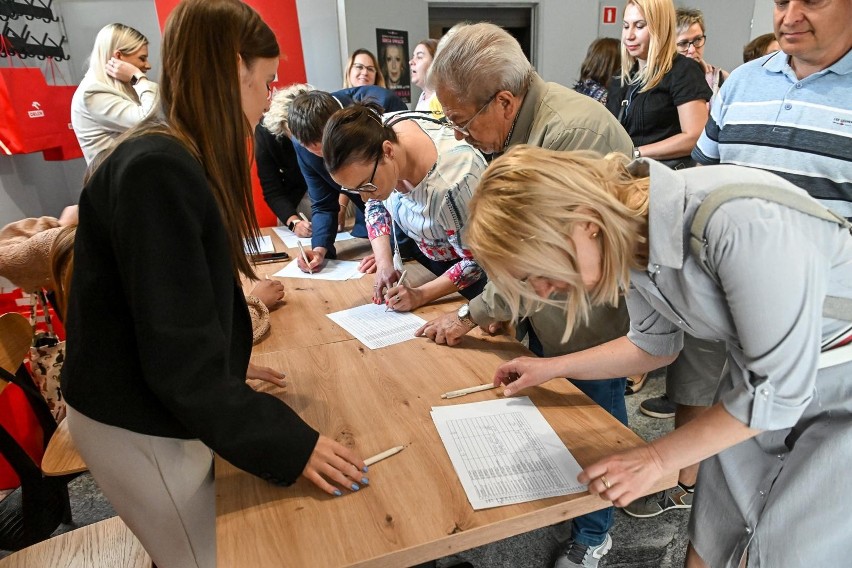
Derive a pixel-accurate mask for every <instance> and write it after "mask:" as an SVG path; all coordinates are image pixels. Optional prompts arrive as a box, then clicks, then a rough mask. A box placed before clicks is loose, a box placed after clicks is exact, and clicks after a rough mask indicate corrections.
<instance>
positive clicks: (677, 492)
mask: <svg viewBox="0 0 852 568" xmlns="http://www.w3.org/2000/svg"><path fill="white" fill-rule="evenodd" d="M849 22H852V0H789V1H788V0H776V2H775V12H774V24H775V36H776V37H777V38H778V43H779V45H780V46H781V51H778V52H776V53H774V54H771V55H766V56H764V57H762V58H760V59H756V60H754V61H751V62H749V63H746V64H744V65H742V66H741V67H738V68H737V69H735V70H734V71H733V72H732V73H731V75H730V77H729V78H728V79H727V80H726V81H725V83H724V84H723V85H722V88H721V89H720V90H719V92H718V93H716V95H715V96H714V97H713V100H712V102H711V107H710V118H709V119H708V121H707V125H706V126H705V128H704V132H703V133H702V134H701V137H700V138H699V139H698V144H697V145H696V147H695V149H694V150H693V151H692V158H693V159H694V160H695V161H696V162H698V163H699V164H705V165H707V164H719V163H723V164H737V165H741V166H750V167H754V168H760V169H763V170H768V171H771V172H773V173H775V174H777V175H780V176H781V177H784V178H786V179H787V180H789V181H790V182H792V183H794V184H796V185H798V186H800V187H802V188H804V189H805V190H806V191H807V192H808V193H810V194H811V195H812V196H813V197H815V198H816V199H819V200H820V201H821V202H822V203H823V204H824V205H825V206H826V207H828V208H830V209H832V210H833V211H835V212H836V213H838V214H840V215H843V216H844V217H852V26H850V25H849ZM685 342H686V343H685V345H684V349H683V351H681V354H680V356H679V358H678V361H676V362H675V364H676V365H682V366H683V367H685V368H690V367H691V369H692V372H691V373H689V372H687V374H686V375H684V376H689V377H691V378H692V381H691V382H690V381H686V380H684V381H682V382H680V383H678V384H667V386H666V388H667V394H665V395H663V396H662V397H657V398H652V399H647V400H645V401H643V402H642V404H641V409H642V412H643V413H645V414H648V415H650V416H659V417H662V416H671V414H670V413H671V412H672V411H674V416H675V427H676V428H679V427H681V426H683V425H685V424H686V423H687V422H690V421H691V420H693V419H695V418H697V417H698V416H700V415H701V413H703V412H704V411H705V410H706V407H709V406H710V405H711V404H712V403H713V393H714V392H715V388H713V387H714V384H713V383H714V379H713V378H714V377H719V375H720V374H721V370H722V368H723V366H724V363H725V357H726V355H725V350H724V348H723V346H721V345H718V344H713V343H712V342H706V341H701V340H696V339H692V338H689V337H687V338H685ZM715 384H716V385H718V379H716V381H715ZM687 401H688V402H687ZM663 413H665V414H663ZM697 473H698V467H697V465H696V466H690V467H688V468H685V469H683V470H681V472H680V476H679V481H678V485H677V486H675V487H673V488H672V489H669V490H666V491H665V492H662V493H659V494H657V495H650V496H648V497H646V498H643V499H639V500H636V501H634V502H633V503H631V504H630V505H628V506H627V507H625V508H624V510H625V512H627V513H628V514H630V515H632V516H636V517H651V516H655V515H658V514H660V513H663V512H665V511H667V510H671V509H678V508H687V507H690V506H691V503H692V496H691V493H692V491H693V487H694V485H688V483H693V484H694V483H695V479H696V476H697Z"/></svg>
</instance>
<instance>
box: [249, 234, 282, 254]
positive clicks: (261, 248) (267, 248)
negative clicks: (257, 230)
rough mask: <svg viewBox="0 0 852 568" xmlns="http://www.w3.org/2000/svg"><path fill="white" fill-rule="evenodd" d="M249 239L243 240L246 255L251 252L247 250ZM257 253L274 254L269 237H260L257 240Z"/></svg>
mask: <svg viewBox="0 0 852 568" xmlns="http://www.w3.org/2000/svg"><path fill="white" fill-rule="evenodd" d="M250 242H251V239H245V241H244V242H243V247H245V251H246V254H252V251H251V250H249V243H250ZM257 252H275V245H273V244H272V237H270V236H268V235H267V236H262V237H260V238H259V239H258V240H257Z"/></svg>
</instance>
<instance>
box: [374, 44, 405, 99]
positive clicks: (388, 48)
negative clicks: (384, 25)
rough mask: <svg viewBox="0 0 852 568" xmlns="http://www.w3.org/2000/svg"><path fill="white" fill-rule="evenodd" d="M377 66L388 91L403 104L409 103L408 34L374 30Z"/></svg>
mask: <svg viewBox="0 0 852 568" xmlns="http://www.w3.org/2000/svg"><path fill="white" fill-rule="evenodd" d="M376 47H377V48H378V52H379V53H378V56H379V66H380V67H381V68H382V73H383V74H384V76H385V82H386V83H387V87H388V89H390V90H392V91H394V92H395V93H396V95H397V96H398V97H399V98H401V99H402V100H403V101H404V102H406V103H409V102H411V75H410V74H409V69H408V32H407V31H403V30H384V29H379V28H376Z"/></svg>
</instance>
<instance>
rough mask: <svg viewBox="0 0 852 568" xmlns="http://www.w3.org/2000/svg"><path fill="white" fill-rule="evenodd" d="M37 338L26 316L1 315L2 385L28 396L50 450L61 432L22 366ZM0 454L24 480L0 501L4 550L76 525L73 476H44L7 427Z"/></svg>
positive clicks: (0, 431) (0, 438) (0, 542)
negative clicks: (70, 486) (71, 493)
mask: <svg viewBox="0 0 852 568" xmlns="http://www.w3.org/2000/svg"><path fill="white" fill-rule="evenodd" d="M32 337H33V329H32V327H31V326H30V324H29V322H28V321H27V320H26V318H24V317H23V316H22V315H20V314H17V313H9V314H4V315H2V316H0V354H2V355H0V357H2V359H0V363H2V366H0V383H3V384H4V386H5V384H6V383H9V382H11V383H14V384H15V385H16V386H17V387H19V388H20V389H21V391H22V392H23V393H24V395H25V397H26V401H27V403H28V404H29V405H30V408H31V409H32V411H33V414H34V415H35V417H36V418H37V419H38V422H39V425H40V426H41V429H42V434H43V443H44V446H43V447H47V444H48V442H49V441H50V439H51V437H52V436H53V433H54V432H55V431H56V422H55V421H54V419H53V415H52V414H51V413H50V409H49V408H48V406H47V402H46V401H45V400H44V398H43V397H42V396H41V393H40V392H39V391H38V389H37V388H36V386H35V384H34V383H33V381H32V377H31V376H30V375H29V372H28V371H27V369H26V367H24V366H23V365H22V362H23V360H24V355H25V354H26V351H27V349H29V347H27V348H26V349H25V348H24V345H25V344H29V343H30V342H31V341H32ZM0 453H2V455H3V457H5V458H6V460H7V461H8V462H9V465H10V466H11V467H12V469H14V470H15V473H17V475H18V477H19V478H20V480H21V488H20V490H16V491H14V492H13V493H12V494H11V495H9V496H8V497H7V498H6V499H4V500H3V501H2V502H0V548H2V549H4V550H20V549H21V548H24V547H27V546H30V545H32V544H35V543H36V542H39V541H41V540H44V539H46V538H48V537H49V536H50V534H51V533H52V532H53V531H54V530H56V527H58V526H59V524H60V523H61V522H63V521H64V522H71V505H70V502H69V499H68V481H69V480H70V479H72V478H73V476H61V477H46V476H44V475H43V474H42V472H41V469H40V468H39V465H38V464H37V463H35V462H34V461H33V460H32V458H31V457H30V456H29V454H27V452H26V451H24V449H23V448H22V447H21V446H20V445H19V444H18V442H17V441H16V440H15V438H13V437H12V436H11V435H10V434H9V433H8V432H7V431H6V429H5V428H3V427H0Z"/></svg>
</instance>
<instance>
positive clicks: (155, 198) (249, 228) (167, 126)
mask: <svg viewBox="0 0 852 568" xmlns="http://www.w3.org/2000/svg"><path fill="white" fill-rule="evenodd" d="M162 53H163V70H162V81H161V90H160V100H161V108H160V112H159V113H157V116H156V117H151V118H149V119H147V120H146V121H144V122H143V123H141V124H140V125H139V126H137V127H136V128H134V129H133V130H132V131H131V132H130V133H129V134H128V137H127V138H126V139H124V141H123V142H121V143H120V144H119V145H118V146H116V147H115V148H114V149H113V150H112V151H111V153H110V154H109V155H107V156H106V157H105V159H104V160H103V161H102V162H100V165H99V166H98V167H97V168H96V169H95V170H94V172H93V173H92V175H91V176H90V178H89V179H88V181H87V183H86V186H85V188H84V190H83V193H82V195H81V198H80V214H79V218H80V220H79V225H78V227H77V234H76V242H75V248H74V262H75V267H74V274H73V277H72V284H71V291H70V298H69V303H68V320H67V332H68V336H67V348H68V349H67V358H66V362H65V367H64V370H63V390H64V392H65V396H66V400H67V402H68V405H69V411H68V420H69V428H70V431H71V434H72V436H73V438H74V441H75V443H76V445H77V447H78V448H79V450H80V453H81V455H82V457H83V459H84V460H85V461H86V464H87V465H88V466H89V469H90V470H91V472H92V474H93V476H94V477H95V479H96V481H97V482H98V484H99V486H100V487H101V489H102V490H103V492H104V494H105V495H106V496H107V497H108V498H109V499H110V501H111V503H112V504H113V506H114V507H115V509H116V512H117V513H118V514H119V515H120V516H121V517H122V519H124V521H125V522H126V523H127V525H128V526H129V527H130V529H131V530H132V531H133V532H134V533H135V534H136V535H137V537H138V538H139V540H140V541H141V542H142V544H143V545H144V546H145V549H146V550H147V551H148V553H149V554H150V555H151V557H152V559H153V560H154V562H155V563H156V564H157V565H159V566H163V567H168V566H181V567H185V566H215V564H216V543H215V538H216V531H215V505H214V501H215V494H214V485H213V451H215V452H216V453H218V454H219V455H220V456H222V457H223V458H225V459H227V460H228V461H230V462H231V463H233V464H234V465H236V466H238V467H240V468H242V469H244V470H246V471H248V472H250V473H253V474H255V475H257V476H260V477H262V478H264V479H267V480H269V481H271V482H274V483H279V484H284V485H289V484H291V483H293V482H294V481H295V480H296V479H297V478H298V477H299V476H300V475H301V476H303V477H305V478H307V479H308V480H310V481H311V482H313V483H314V484H316V485H317V486H318V487H319V488H320V489H322V490H323V491H326V492H328V493H330V494H334V495H342V494H343V491H347V490H348V491H354V490H357V489H359V487H360V484H362V483H367V482H368V480H367V479H366V478H365V477H363V476H364V473H363V471H364V470H366V468H365V466H364V463H363V461H362V460H361V459H360V458H359V457H358V456H357V455H356V454H355V453H354V452H353V451H352V450H350V449H348V448H346V447H344V446H342V445H341V444H338V443H337V442H335V441H333V440H331V439H329V438H327V437H325V436H321V435H319V434H318V433H317V432H316V431H314V430H313V429H312V428H311V427H310V426H308V425H307V424H306V423H305V422H304V421H302V420H301V419H300V418H299V417H298V416H297V415H296V414H295V413H294V412H293V410H292V409H290V408H289V407H288V406H287V405H286V404H284V403H283V402H282V401H281V400H279V399H278V398H276V397H274V396H270V395H268V394H264V393H260V392H256V391H254V390H253V389H251V388H250V387H248V386H247V385H246V384H245V378H246V372H247V367H248V362H249V356H250V354H251V325H250V322H249V314H248V310H247V309H246V304H245V299H244V296H243V294H242V290H241V286H240V276H241V275H242V276H247V277H252V276H254V271H253V269H252V266H251V265H250V264H249V262H248V260H247V258H246V255H245V253H244V251H243V242H244V239H246V238H252V237H256V236H257V235H258V228H257V221H256V219H255V218H254V214H253V209H252V197H251V183H250V179H249V161H250V149H249V147H248V146H247V144H248V141H249V140H250V139H251V133H252V130H253V128H254V126H255V125H256V124H257V122H258V121H259V119H260V117H261V114H262V113H263V112H264V111H265V110H266V108H267V105H268V95H269V92H270V89H269V83H271V82H272V81H273V80H274V79H275V75H276V72H277V69H278V57H279V48H278V44H277V42H276V40H275V36H274V34H273V33H272V31H271V30H270V29H269V27H268V26H267V25H266V24H265V23H264V22H263V21H262V20H261V19H260V17H259V16H258V14H257V13H256V12H255V11H254V10H253V9H251V8H250V7H248V6H247V5H245V4H243V3H242V2H239V1H237V0H185V1H184V2H182V3H181V4H179V5H178V6H177V7H176V8H175V9H174V11H173V12H172V13H171V15H170V16H169V19H168V21H167V23H166V28H165V33H164V36H163V49H162ZM211 58H212V59H215V60H216V61H217V62H218V63H219V65H218V66H217V69H218V70H219V71H218V72H214V73H211V72H210V67H209V65H208V64H207V63H208V62H209V61H210V59H211Z"/></svg>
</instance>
